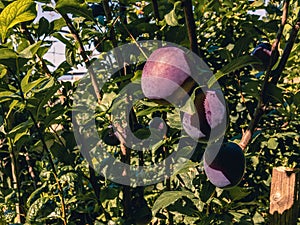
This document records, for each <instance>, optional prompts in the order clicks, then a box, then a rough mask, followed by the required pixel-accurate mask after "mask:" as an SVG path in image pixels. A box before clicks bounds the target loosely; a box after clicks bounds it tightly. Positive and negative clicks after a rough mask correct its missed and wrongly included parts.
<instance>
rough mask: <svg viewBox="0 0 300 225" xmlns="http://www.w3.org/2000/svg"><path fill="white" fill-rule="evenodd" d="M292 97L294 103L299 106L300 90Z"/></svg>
mask: <svg viewBox="0 0 300 225" xmlns="http://www.w3.org/2000/svg"><path fill="white" fill-rule="evenodd" d="M293 99H294V103H295V105H296V106H298V107H299V106H300V92H298V93H297V94H295V95H294V97H293Z"/></svg>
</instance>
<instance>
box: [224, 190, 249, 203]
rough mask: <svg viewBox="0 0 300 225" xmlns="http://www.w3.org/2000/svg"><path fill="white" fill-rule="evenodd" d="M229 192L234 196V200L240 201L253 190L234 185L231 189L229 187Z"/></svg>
mask: <svg viewBox="0 0 300 225" xmlns="http://www.w3.org/2000/svg"><path fill="white" fill-rule="evenodd" d="M228 192H229V194H230V196H231V198H232V200H234V201H238V200H240V199H242V198H245V197H246V196H248V195H249V194H250V193H251V191H250V190H248V189H246V188H241V187H234V188H231V189H228Z"/></svg>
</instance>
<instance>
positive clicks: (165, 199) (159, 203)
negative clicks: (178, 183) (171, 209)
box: [152, 191, 194, 215]
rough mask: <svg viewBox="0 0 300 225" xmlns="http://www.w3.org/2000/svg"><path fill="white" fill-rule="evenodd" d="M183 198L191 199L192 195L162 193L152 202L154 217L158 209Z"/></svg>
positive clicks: (185, 193)
mask: <svg viewBox="0 0 300 225" xmlns="http://www.w3.org/2000/svg"><path fill="white" fill-rule="evenodd" d="M183 196H185V197H188V198H193V197H194V196H193V194H192V193H190V192H188V191H167V192H164V193H162V194H161V195H160V196H159V197H158V198H157V199H156V201H155V202H154V205H153V207H152V213H153V215H155V214H156V213H157V212H158V211H159V210H160V209H164V208H166V207H168V206H169V205H171V204H173V203H174V202H176V201H177V200H178V199H180V198H182V197H183Z"/></svg>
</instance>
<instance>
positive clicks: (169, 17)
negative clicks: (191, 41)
mask: <svg viewBox="0 0 300 225" xmlns="http://www.w3.org/2000/svg"><path fill="white" fill-rule="evenodd" d="M180 4H181V1H178V2H175V4H174V8H173V9H172V10H171V12H169V13H168V14H166V15H165V20H166V23H167V24H168V25H169V26H178V25H179V23H178V18H177V15H176V8H177V6H178V5H180Z"/></svg>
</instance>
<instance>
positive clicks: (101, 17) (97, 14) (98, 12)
mask: <svg viewBox="0 0 300 225" xmlns="http://www.w3.org/2000/svg"><path fill="white" fill-rule="evenodd" d="M91 9H92V14H93V17H94V18H95V19H96V20H97V21H98V22H99V23H100V24H102V25H105V12H104V9H103V5H102V4H93V5H91Z"/></svg>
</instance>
